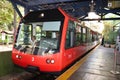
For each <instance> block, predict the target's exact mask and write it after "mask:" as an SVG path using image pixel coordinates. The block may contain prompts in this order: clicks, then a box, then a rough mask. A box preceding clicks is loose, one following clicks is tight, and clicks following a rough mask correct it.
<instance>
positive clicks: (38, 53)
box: [12, 8, 99, 73]
mask: <svg viewBox="0 0 120 80" xmlns="http://www.w3.org/2000/svg"><path fill="white" fill-rule="evenodd" d="M98 42H99V38H98V33H97V32H94V31H92V30H91V29H89V28H87V27H82V26H81V24H80V21H79V20H77V19H75V18H73V17H71V16H70V15H68V14H67V13H66V12H65V11H63V10H62V9H61V8H58V9H53V10H42V11H33V12H30V13H28V14H27V15H26V16H25V17H24V18H22V19H21V21H20V24H19V27H18V30H17V33H16V38H15V43H14V47H13V50H12V60H13V62H14V64H16V65H18V66H20V67H22V68H24V69H28V70H33V71H39V72H53V73H56V72H61V71H63V70H64V69H65V68H67V67H68V66H69V65H70V64H71V63H73V62H74V61H75V60H77V59H78V58H79V57H80V56H82V55H83V54H85V53H86V52H87V51H88V50H90V49H91V48H93V47H95V46H96V45H97V44H98Z"/></svg>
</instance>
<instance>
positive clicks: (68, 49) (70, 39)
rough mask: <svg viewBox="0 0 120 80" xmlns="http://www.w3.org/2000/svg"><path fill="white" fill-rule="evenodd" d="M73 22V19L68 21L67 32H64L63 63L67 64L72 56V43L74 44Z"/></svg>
mask: <svg viewBox="0 0 120 80" xmlns="http://www.w3.org/2000/svg"><path fill="white" fill-rule="evenodd" d="M74 37H75V24H74V22H73V21H69V23H68V28H67V33H66V43H65V52H64V64H65V65H68V64H69V63H71V61H72V60H73V57H74V54H75V53H74V44H75V38H74Z"/></svg>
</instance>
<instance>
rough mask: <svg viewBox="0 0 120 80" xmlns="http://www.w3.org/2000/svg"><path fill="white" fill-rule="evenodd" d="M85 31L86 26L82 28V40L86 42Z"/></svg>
mask: <svg viewBox="0 0 120 80" xmlns="http://www.w3.org/2000/svg"><path fill="white" fill-rule="evenodd" d="M86 34H87V32H86V28H84V27H83V28H82V42H83V43H86V39H87V35H86Z"/></svg>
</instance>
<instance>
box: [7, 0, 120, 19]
mask: <svg viewBox="0 0 120 80" xmlns="http://www.w3.org/2000/svg"><path fill="white" fill-rule="evenodd" d="M9 1H10V2H11V3H12V5H13V6H14V8H15V9H16V11H17V12H18V14H19V16H20V17H21V18H22V15H21V12H20V10H19V8H18V5H20V6H22V7H23V8H25V10H26V12H29V11H36V10H46V9H55V8H58V7H61V8H62V9H63V10H65V11H66V12H67V13H68V14H70V15H72V16H74V17H77V18H79V19H80V20H87V19H85V17H87V16H88V12H90V11H91V8H92V11H94V12H95V13H96V14H98V15H99V16H101V20H120V17H117V18H107V19H105V18H103V16H104V15H106V14H108V13H113V14H116V15H118V16H120V6H117V7H114V8H112V6H113V5H112V3H113V2H114V3H115V2H116V1H117V3H120V1H119V0H9ZM118 5H119V4H118Z"/></svg>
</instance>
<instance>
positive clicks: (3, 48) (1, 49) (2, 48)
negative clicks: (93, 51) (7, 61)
mask: <svg viewBox="0 0 120 80" xmlns="http://www.w3.org/2000/svg"><path fill="white" fill-rule="evenodd" d="M12 47H13V45H12V44H11V45H0V52H5V51H12Z"/></svg>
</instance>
